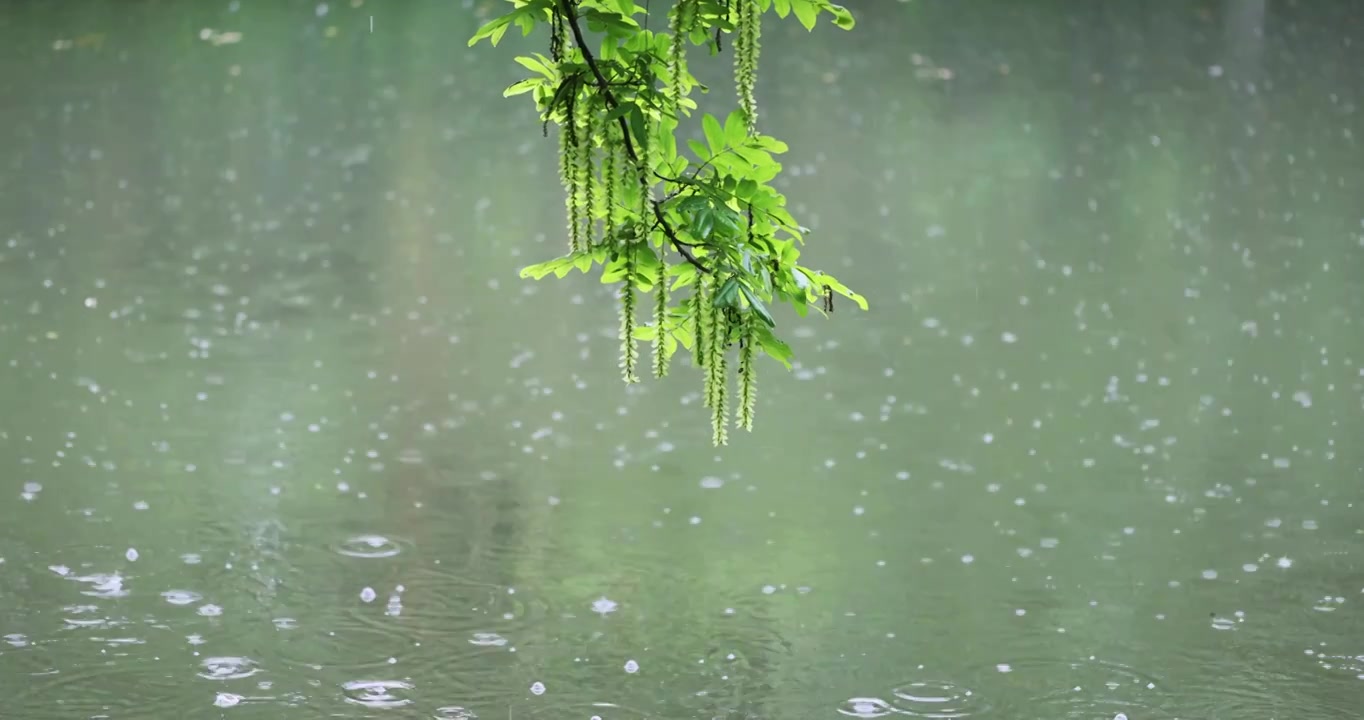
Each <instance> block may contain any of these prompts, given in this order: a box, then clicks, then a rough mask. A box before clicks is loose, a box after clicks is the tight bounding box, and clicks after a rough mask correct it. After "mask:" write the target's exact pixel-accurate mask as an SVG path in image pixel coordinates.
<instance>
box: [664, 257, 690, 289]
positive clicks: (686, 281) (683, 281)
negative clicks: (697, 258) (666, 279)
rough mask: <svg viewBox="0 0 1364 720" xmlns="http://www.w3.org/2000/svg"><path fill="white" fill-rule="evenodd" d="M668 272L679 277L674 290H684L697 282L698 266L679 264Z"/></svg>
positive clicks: (673, 287)
mask: <svg viewBox="0 0 1364 720" xmlns="http://www.w3.org/2000/svg"><path fill="white" fill-rule="evenodd" d="M668 272H669V273H670V274H672V275H676V276H677V279H676V280H674V281H673V286H672V288H671V289H672V290H677V289H679V288H684V287H686V286H688V285H690V284H692V283H693V282H695V281H696V266H695V265H692V264H691V263H678V264H676V265H673V266H672V267H671V268H670V269H669V270H668Z"/></svg>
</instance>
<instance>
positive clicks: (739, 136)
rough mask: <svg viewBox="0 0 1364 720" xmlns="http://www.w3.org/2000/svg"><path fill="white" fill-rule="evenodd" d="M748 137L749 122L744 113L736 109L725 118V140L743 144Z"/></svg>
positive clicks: (730, 142)
mask: <svg viewBox="0 0 1364 720" xmlns="http://www.w3.org/2000/svg"><path fill="white" fill-rule="evenodd" d="M746 139H748V123H746V122H744V114H743V113H741V112H739V111H738V110H735V111H734V112H731V113H730V114H729V117H727V118H725V140H726V141H727V142H728V143H729V144H730V145H736V146H737V145H742V144H743V142H744V140H746Z"/></svg>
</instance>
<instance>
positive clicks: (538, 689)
mask: <svg viewBox="0 0 1364 720" xmlns="http://www.w3.org/2000/svg"><path fill="white" fill-rule="evenodd" d="M530 694H531V695H544V694H545V684H544V683H542V682H540V681H539V680H536V681H535V682H533V683H531V685H530Z"/></svg>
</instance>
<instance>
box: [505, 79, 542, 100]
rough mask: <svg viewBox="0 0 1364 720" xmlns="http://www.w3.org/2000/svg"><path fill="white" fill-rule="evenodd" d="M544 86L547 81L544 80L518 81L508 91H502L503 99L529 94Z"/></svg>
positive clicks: (509, 86)
mask: <svg viewBox="0 0 1364 720" xmlns="http://www.w3.org/2000/svg"><path fill="white" fill-rule="evenodd" d="M544 84H545V81H544V79H542V78H526V79H525V80H518V81H517V82H514V83H512V84H511V85H508V86H507V89H506V90H503V91H502V97H511V96H513V95H520V94H522V93H528V92H530V91H531V90H534V89H535V88H537V87H540V86H541V85H544Z"/></svg>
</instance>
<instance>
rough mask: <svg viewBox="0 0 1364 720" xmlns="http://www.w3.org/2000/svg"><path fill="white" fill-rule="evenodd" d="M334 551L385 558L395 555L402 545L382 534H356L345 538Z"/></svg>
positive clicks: (353, 555) (343, 553) (352, 555)
mask: <svg viewBox="0 0 1364 720" xmlns="http://www.w3.org/2000/svg"><path fill="white" fill-rule="evenodd" d="M336 551H337V552H339V553H341V554H342V555H347V556H349V557H357V558H386V557H393V556H394V555H397V554H398V553H399V552H401V551H402V547H400V546H399V545H398V543H396V542H394V541H393V540H390V539H388V538H386V537H384V536H383V535H356V536H354V537H351V538H347V539H346V541H345V542H343V543H341V544H340V545H339V546H337V547H336Z"/></svg>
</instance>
